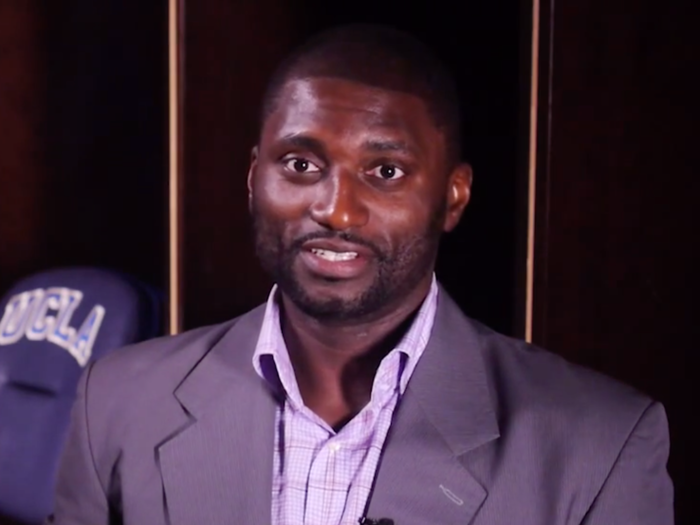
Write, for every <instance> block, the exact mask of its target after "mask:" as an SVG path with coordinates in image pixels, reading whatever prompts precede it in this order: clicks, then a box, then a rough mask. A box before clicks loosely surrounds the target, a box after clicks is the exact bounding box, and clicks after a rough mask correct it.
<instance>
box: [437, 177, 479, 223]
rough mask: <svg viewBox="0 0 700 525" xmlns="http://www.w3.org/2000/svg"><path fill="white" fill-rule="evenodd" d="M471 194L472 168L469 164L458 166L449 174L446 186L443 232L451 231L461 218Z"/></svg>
mask: <svg viewBox="0 0 700 525" xmlns="http://www.w3.org/2000/svg"><path fill="white" fill-rule="evenodd" d="M471 192H472V168H471V166H470V165H469V164H458V165H457V166H456V167H455V168H454V169H453V170H452V172H451V173H450V176H449V181H448V184H447V212H446V214H445V223H444V225H443V230H444V231H446V232H449V231H452V230H453V229H454V228H455V227H456V226H457V224H459V220H460V219H461V218H462V213H463V212H464V208H466V207H467V204H469V199H470V198H471Z"/></svg>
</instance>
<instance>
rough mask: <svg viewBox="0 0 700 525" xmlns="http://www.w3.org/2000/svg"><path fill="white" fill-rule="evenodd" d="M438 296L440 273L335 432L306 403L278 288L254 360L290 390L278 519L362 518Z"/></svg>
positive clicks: (275, 480) (280, 432)
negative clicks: (359, 403) (359, 405)
mask: <svg viewBox="0 0 700 525" xmlns="http://www.w3.org/2000/svg"><path fill="white" fill-rule="evenodd" d="M437 295H438V287H437V283H436V281H435V276H433V282H432V285H431V287H430V291H429V292H428V295H427V297H426V299H425V300H424V301H423V305H422V306H421V308H420V310H419V311H418V314H417V315H416V318H415V319H414V321H413V324H412V325H411V327H410V328H409V330H408V332H407V333H406V334H405V335H404V337H403V339H402V340H401V342H400V343H399V344H398V345H397V346H396V348H394V349H393V350H392V351H391V352H389V353H388V354H387V355H386V356H385V357H384V359H383V360H382V362H381V363H380V365H379V368H378V369H377V373H376V375H375V378H374V383H373V385H372V393H371V397H370V401H369V403H368V404H367V405H366V406H365V407H364V408H363V409H362V410H361V411H360V413H359V414H357V415H356V416H355V417H354V418H353V419H352V420H351V421H350V422H349V423H347V424H346V425H345V426H344V427H343V428H342V429H341V430H340V431H338V432H335V431H334V430H333V429H332V428H331V427H330V426H329V425H328V424H327V423H326V422H325V421H323V420H322V419H321V418H320V417H318V416H317V415H316V414H315V413H313V412H312V411H311V410H310V409H309V408H307V407H306V406H305V405H304V401H303V400H302V398H301V394H300V393H299V387H298V385H297V382H296V377H295V375H294V370H293V368H292V364H291V362H290V360H289V354H288V353H287V347H286V345H285V342H284V339H283V337H282V330H281V328H280V320H279V308H278V306H277V288H276V287H274V288H273V289H272V292H271V293H270V296H269V299H268V301H267V308H266V310H265V318H264V320H263V323H262V327H261V329H260V336H259V338H258V344H257V346H256V349H255V354H254V356H253V366H254V367H255V370H256V371H257V373H258V374H259V375H260V376H261V377H263V378H264V379H265V380H266V381H268V382H270V383H271V384H272V386H273V388H275V389H278V388H280V387H281V388H282V389H283V392H284V394H285V401H284V403H281V404H280V406H279V407H278V409H277V415H276V421H275V428H276V432H275V447H274V458H273V468H274V470H273V476H272V524H273V525H357V523H358V521H359V519H360V518H361V517H362V516H363V514H364V511H365V506H366V503H367V498H368V497H369V493H370V490H371V489H372V484H373V482H374V476H375V471H376V469H377V464H378V462H379V457H380V454H381V451H382V447H383V446H384V440H385V439H386V435H387V432H388V430H389V426H390V425H391V418H392V415H393V413H394V408H395V407H396V404H397V402H398V399H399V397H400V396H401V395H402V394H403V392H404V391H405V390H406V385H407V384H408V381H409V379H410V378H411V374H412V373H413V370H414V368H415V367H416V364H417V363H418V360H419V359H420V357H421V355H422V353H423V350H425V347H426V345H427V343H428V338H429V337H430V332H431V330H432V327H433V321H434V319H435V311H436V306H437ZM269 364H271V365H273V366H272V369H273V370H271V369H270V368H269V367H268V366H267V365H269Z"/></svg>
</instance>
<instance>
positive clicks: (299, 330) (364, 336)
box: [280, 275, 432, 427]
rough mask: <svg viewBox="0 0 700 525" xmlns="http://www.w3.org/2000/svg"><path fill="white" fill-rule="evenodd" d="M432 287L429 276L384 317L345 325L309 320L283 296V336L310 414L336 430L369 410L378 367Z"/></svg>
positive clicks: (385, 313) (390, 308) (384, 314)
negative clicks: (318, 417)
mask: <svg viewBox="0 0 700 525" xmlns="http://www.w3.org/2000/svg"><path fill="white" fill-rule="evenodd" d="M431 282H432V275H431V276H430V279H429V280H426V282H424V283H421V285H420V286H418V287H416V289H415V290H414V291H413V292H412V293H411V294H410V296H409V297H404V298H402V299H401V301H400V302H398V303H397V304H396V305H391V306H390V307H387V308H385V309H384V310H383V312H382V313H378V314H376V315H375V316H373V317H371V318H367V319H362V320H359V321H355V322H344V323H328V322H324V321H322V320H319V319H316V318H314V317H311V316H309V315H307V314H305V313H304V312H302V311H301V310H299V309H298V308H297V307H296V306H295V305H294V303H292V302H291V301H290V300H289V298H287V297H286V296H285V295H282V308H281V315H280V321H281V326H282V334H283V336H284V339H285V343H286V345H287V348H288V351H289V357H290V360H291V362H292V366H293V368H294V373H295V375H296V379H297V384H298V385H299V391H300V392H301V395H302V398H303V399H304V403H305V404H306V406H307V407H308V408H310V409H311V410H313V411H314V412H316V413H317V414H318V415H319V416H320V417H321V418H323V419H324V420H326V421H327V422H328V423H329V424H330V425H332V426H334V427H337V426H339V425H342V424H343V423H344V422H345V421H348V420H349V419H351V418H352V417H353V416H354V415H355V414H357V413H358V412H359V411H360V410H361V409H362V407H364V406H365V405H366V404H367V402H368V401H369V399H370V395H371V391H372V384H373V381H374V376H375V374H376V371H377V368H378V367H379V364H380V363H381V361H382V359H383V358H384V357H385V356H386V354H387V353H389V352H390V351H391V350H392V349H393V348H394V347H395V346H396V345H397V344H398V342H399V341H400V339H401V337H403V335H404V334H405V332H406V331H407V330H408V328H409V326H410V325H411V322H412V321H413V318H414V316H415V314H416V312H417V310H418V309H419V307H420V305H421V304H422V302H423V300H424V299H425V297H426V295H427V294H428V291H429V289H430V284H431Z"/></svg>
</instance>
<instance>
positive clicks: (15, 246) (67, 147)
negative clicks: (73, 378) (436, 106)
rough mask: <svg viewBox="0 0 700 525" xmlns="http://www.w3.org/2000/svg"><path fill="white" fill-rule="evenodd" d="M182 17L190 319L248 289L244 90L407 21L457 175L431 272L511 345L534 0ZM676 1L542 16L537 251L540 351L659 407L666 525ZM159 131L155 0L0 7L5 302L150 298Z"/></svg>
mask: <svg viewBox="0 0 700 525" xmlns="http://www.w3.org/2000/svg"><path fill="white" fill-rule="evenodd" d="M183 5H184V11H185V23H184V30H185V31H184V35H185V36H184V40H183V51H184V72H185V74H184V78H183V86H182V87H183V88H184V97H183V107H182V111H183V114H182V117H183V124H184V126H183V127H184V130H183V131H184V133H183V137H182V140H183V148H184V154H183V166H184V183H183V190H184V193H183V204H184V213H183V216H182V223H183V233H182V240H183V243H184V244H183V259H182V263H183V266H184V274H183V292H184V310H183V320H184V326H185V328H189V327H193V326H198V325H202V324H209V323H214V322H217V321H220V320H223V319H226V318H229V317H232V316H234V315H237V314H239V313H242V312H244V311H245V310H247V309H249V308H250V307H252V306H254V305H256V304H258V303H259V302H260V301H262V300H264V299H265V296H266V294H267V292H268V290H269V284H270V283H269V281H268V280H267V278H266V277H265V276H264V275H263V274H262V272H261V270H260V269H259V267H258V265H257V261H256V260H255V257H254V255H253V252H252V242H251V238H250V230H249V228H250V222H249V218H248V213H247V197H246V191H245V175H246V169H247V163H248V159H249V151H250V147H251V146H252V145H253V143H254V141H255V135H256V129H257V104H258V101H259V99H260V96H261V93H262V88H263V86H264V84H265V81H266V79H267V77H268V75H269V73H270V72H271V71H272V69H273V67H274V65H275V64H276V63H277V61H278V60H279V59H280V58H281V57H282V56H284V55H285V54H286V53H287V52H288V51H289V50H290V48H291V47H292V46H294V45H296V44H297V43H299V42H301V41H302V40H303V39H304V38H306V37H307V36H308V35H310V34H311V33H313V32H315V31H316V30H318V29H322V28H326V27H328V26H330V25H333V24H336V23H342V22H359V21H362V22H384V23H390V24H392V25H395V26H397V27H399V28H403V29H406V30H409V31H410V32H412V33H414V34H416V35H417V36H418V37H420V38H422V39H423V40H425V41H426V42H427V43H428V44H429V45H431V46H432V47H433V48H434V49H435V50H436V51H437V52H438V53H439V54H440V55H441V56H442V57H443V58H444V59H445V60H446V61H447V62H448V64H449V65H450V66H451V67H452V69H453V70H454V72H455V74H456V76H457V79H458V82H459V85H460V89H461V91H462V93H463V95H464V98H465V102H466V103H467V104H466V108H465V111H464V118H465V123H466V133H465V138H464V148H465V152H466V157H467V158H468V160H470V162H471V163H472V164H473V166H474V170H475V182H474V193H473V200H472V202H471V204H470V206H469V209H468V211H467V213H466V215H465V217H464V220H463V222H462V224H461V225H460V227H459V228H458V229H457V231H455V232H454V233H453V234H452V235H450V236H449V237H448V238H446V240H445V243H444V246H443V248H442V253H441V259H440V263H439V268H438V274H439V277H440V279H441V280H442V281H443V283H444V284H445V285H446V287H447V289H448V290H449V291H450V293H451V294H452V295H453V296H454V297H455V298H456V299H457V301H458V302H459V304H460V305H461V306H462V307H463V309H464V310H465V311H466V312H467V313H469V314H470V315H472V316H473V317H476V318H478V319H480V320H482V321H484V322H486V323H487V324H490V325H491V326H493V327H495V328H497V329H499V330H501V331H503V332H505V333H508V334H512V335H516V336H522V335H523V334H524V313H525V294H524V291H525V287H524V284H525V267H526V251H525V244H524V241H525V238H526V234H527V221H526V217H527V214H526V204H527V202H526V198H527V194H526V188H527V177H528V171H527V168H528V159H527V147H528V140H529V137H528V126H529V120H528V119H529V110H530V107H529V89H530V63H529V58H530V20H531V18H530V17H531V4H530V2H526V1H524V0H493V1H491V2H463V3H460V4H459V5H457V4H455V5H452V4H451V3H449V2H446V1H443V0H432V1H426V0H421V1H420V2H414V3H412V4H409V3H408V2H388V1H374V2H369V1H364V0H362V1H357V2H353V3H352V4H351V5H340V4H330V3H328V2H321V1H316V0H313V1H312V0H305V1H303V0H255V1H253V0H248V1H240V0H207V1H196V2H195V1H187V0H184V1H183ZM690 5H691V4H690V2H689V0H668V1H666V2H664V3H661V4H659V3H658V2H652V1H651V0H640V1H638V2H635V3H626V2H623V0H588V1H586V2H564V1H562V0H559V1H557V0H550V1H547V2H544V3H543V4H542V11H541V14H540V17H539V23H540V26H541V33H540V38H541V43H540V49H539V55H540V68H539V72H538V79H539V91H538V93H537V96H538V97H537V98H538V129H537V140H538V155H537V200H536V208H535V211H536V224H535V238H536V245H535V254H534V259H533V263H534V270H535V286H534V303H533V314H534V315H533V338H534V341H535V342H536V343H538V344H541V345H543V346H545V347H547V348H549V349H550V350H552V351H555V352H557V353H560V354H562V355H564V356H565V357H567V358H568V359H570V360H572V361H575V362H579V363H582V364H585V365H588V366H591V367H593V368H596V369H598V370H601V371H603V372H605V373H607V374H609V375H612V376H614V377H617V378H619V379H621V380H623V381H626V382H628V383H630V384H632V385H634V386H636V387H637V388H639V389H641V390H642V391H644V392H646V393H648V394H649V395H651V396H653V397H654V398H656V399H658V400H660V401H662V402H663V403H664V405H665V406H666V409H667V411H668V416H669V422H670V429H671V437H672V451H671V463H670V470H671V474H672V476H673V478H674V482H675V486H676V496H677V502H676V507H677V523H679V524H686V523H687V524H693V523H698V519H699V518H700V511H699V510H698V509H697V508H696V506H695V505H693V503H692V502H693V493H694V492H695V491H696V490H697V489H698V482H697V481H696V479H695V476H694V474H695V472H696V462H695V459H696V458H695V451H694V450H693V449H692V448H691V447H692V445H691V444H692V443H694V442H695V441H697V438H698V432H697V430H695V425H694V423H695V422H694V421H693V416H694V414H695V410H694V402H695V401H696V400H698V397H699V396H698V393H699V390H698V386H697V385H696V382H694V381H693V379H692V378H691V373H692V372H694V370H693V368H692V365H691V362H690V355H691V352H692V351H693V350H694V348H695V346H696V345H697V341H698V340H699V339H700V337H699V336H700V334H698V333H697V332H698V325H697V323H696V322H695V313H696V311H697V308H696V307H695V302H696V297H697V296H698V292H699V291H700V287H699V286H698V278H697V273H696V268H697V266H698V262H700V261H698V255H697V254H698V252H699V248H700V246H699V244H700V243H699V241H698V235H697V234H696V231H695V230H696V225H697V223H698V221H697V220H696V218H695V213H694V212H695V200H696V198H697V195H698V194H699V192H698V190H700V187H699V185H698V182H697V177H696V175H695V173H696V172H697V169H696V167H695V165H696V162H695V155H694V153H695V151H696V149H697V147H696V146H695V141H696V140H697V139H696V137H697V136H698V134H697V132H696V130H695V126H696V124H697V122H698V117H700V114H699V113H700V112H699V109H700V103H699V102H698V93H699V92H700V89H699V88H700V85H698V84H699V82H698V80H697V75H696V74H695V72H694V70H693V68H694V65H695V64H696V63H697V59H696V57H697V55H698V45H697V39H696V37H695V33H697V31H696V30H695V28H694V27H693V26H692V24H693V23H694V22H693V21H694V20H695V18H693V17H692V16H690V12H689V7H690ZM167 124H168V123H167V5H166V2H165V1H163V0H159V1H157V2H136V1H134V0H103V1H100V2H95V1H92V0H74V1H72V2H64V3H60V4H57V3H51V2H42V1H40V0H0V131H2V134H1V135H0V136H1V137H2V139H1V140H0V294H1V293H2V292H3V291H4V290H6V289H7V288H9V285H10V283H12V282H14V281H15V280H16V279H18V278H19V277H21V276H24V275H26V274H28V273H31V272H33V271H36V270H40V269H45V268H49V267H54V266H61V265H69V264H90V265H100V266H109V267H113V268H117V269H120V270H123V271H127V272H130V273H132V274H134V275H136V276H137V277H140V278H141V279H142V280H145V281H147V282H149V283H151V284H154V285H156V286H159V287H161V288H164V287H165V286H166V283H167V264H168V260H167V193H166V190H167V169H168V167H167ZM0 475H2V474H1V473H0Z"/></svg>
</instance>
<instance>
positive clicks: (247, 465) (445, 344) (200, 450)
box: [157, 288, 499, 525]
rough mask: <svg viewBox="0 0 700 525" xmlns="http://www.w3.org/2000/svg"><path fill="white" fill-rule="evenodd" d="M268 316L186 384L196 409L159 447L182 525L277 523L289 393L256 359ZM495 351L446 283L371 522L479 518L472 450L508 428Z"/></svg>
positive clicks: (254, 318)
mask: <svg viewBox="0 0 700 525" xmlns="http://www.w3.org/2000/svg"><path fill="white" fill-rule="evenodd" d="M263 316H264V307H261V308H257V309H256V310H253V311H252V312H251V313H249V314H247V315H245V316H243V317H242V318H240V319H239V320H238V321H237V322H236V323H235V325H234V326H233V327H232V328H231V329H230V330H228V331H227V332H226V333H225V334H224V336H223V337H222V338H221V340H220V341H219V342H218V343H216V344H215V345H214V346H213V347H212V349H211V350H210V351H209V352H208V353H207V354H206V355H205V356H204V357H203V358H202V359H201V361H200V362H199V364H198V365H197V366H196V367H195V368H194V369H193V370H192V371H191V372H190V373H189V374H188V375H187V377H185V378H184V380H183V381H182V382H181V384H180V386H179V387H178V388H177V389H176V391H175V396H176V397H177V399H178V400H179V402H180V403H181V405H182V407H183V408H184V410H185V413H186V414H187V417H186V420H185V421H184V422H183V424H182V426H181V427H180V428H179V429H177V430H176V431H175V432H174V433H173V434H172V435H171V437H169V438H168V439H167V440H165V442H164V443H162V444H161V445H160V446H159V447H158V449H157V457H158V462H159V465H160V467H161V473H162V476H163V484H164V489H165V499H166V506H167V507H168V514H169V516H170V519H171V523H172V524H173V525H178V524H183V525H184V524H185V523H212V524H213V523H218V522H221V521H222V520H223V519H224V517H226V520H227V521H230V522H234V521H235V522H241V523H243V522H245V523H265V522H269V521H270V520H269V517H270V509H271V485H272V458H273V444H274V430H275V429H274V421H275V415H274V414H275V407H276V405H277V400H276V399H275V397H274V395H273V394H272V392H271V391H270V390H269V388H268V386H267V384H266V383H265V382H264V381H263V380H262V379H261V378H260V377H259V376H258V374H257V373H256V372H255V370H254V368H253V365H252V355H253V352H254V350H255V347H256V343H257V338H258V335H259V331H260V326H261V324H262V320H263ZM483 351H484V350H483V349H482V343H481V337H480V336H479V334H478V332H477V328H476V326H475V325H474V324H472V323H471V322H470V321H468V320H467V319H466V318H465V317H464V316H463V315H462V313H461V311H460V310H459V308H458V307H457V306H456V305H455V304H454V302H453V301H452V299H451V298H450V297H449V296H448V294H447V293H446V292H445V290H444V289H442V288H441V289H440V292H439V297H438V306H437V312H436V317H435V323H434V326H433V331H432V334H431V337H430V340H429V342H428V346H427V348H426V349H425V352H424V354H423V356H422V357H421V359H420V361H419V363H418V365H417V367H416V369H415V371H414V373H413V375H412V377H411V380H410V382H409V384H408V388H407V390H406V392H405V394H404V396H403V398H402V400H401V403H400V405H399V407H398V408H397V411H396V413H395V416H394V422H393V423H392V427H391V429H390V432H389V436H388V437H387V442H386V444H385V452H384V454H383V457H382V460H381V464H380V466H379V469H378V473H377V478H376V483H375V487H374V490H373V493H372V495H371V497H370V504H369V513H368V515H369V516H370V517H371V518H375V519H376V518H381V517H390V518H393V519H395V521H396V522H397V523H405V524H410V523H428V522H445V523H454V522H465V523H467V522H469V521H470V520H471V518H472V517H473V516H474V514H475V513H476V512H477V511H478V509H479V508H480V506H481V504H482V503H483V501H484V499H485V498H486V496H487V493H486V490H485V488H484V487H482V486H481V485H480V484H479V483H478V482H477V481H476V480H475V479H474V478H473V476H472V475H471V474H470V473H469V472H468V470H467V469H466V468H465V467H464V466H463V464H462V462H461V461H460V456H463V455H465V454H467V453H468V452H469V451H471V450H474V449H476V448H478V447H479V446H481V445H484V444H485V443H488V442H490V441H492V440H494V439H496V438H498V436H499V430H498V424H497V418H496V413H495V410H494V403H493V400H492V396H491V392H490V388H489V382H488V379H487V378H488V376H487V373H486V367H485V364H484V360H483ZM241 480H245V481H244V482H242V481H241ZM397 487H398V488H397ZM193 494H195V495H196V496H197V498H196V501H193V497H192V495H193ZM398 518H401V519H398Z"/></svg>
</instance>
